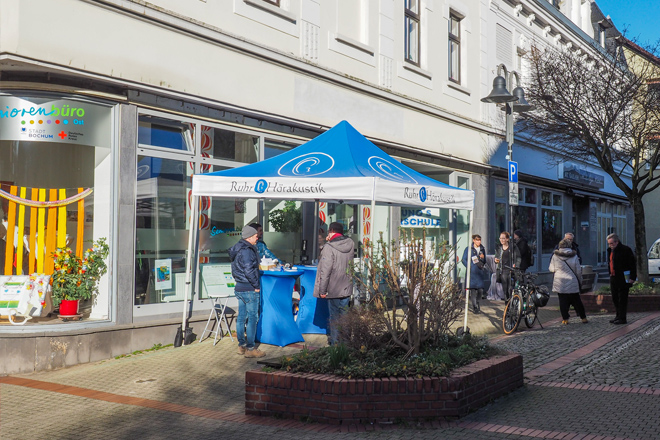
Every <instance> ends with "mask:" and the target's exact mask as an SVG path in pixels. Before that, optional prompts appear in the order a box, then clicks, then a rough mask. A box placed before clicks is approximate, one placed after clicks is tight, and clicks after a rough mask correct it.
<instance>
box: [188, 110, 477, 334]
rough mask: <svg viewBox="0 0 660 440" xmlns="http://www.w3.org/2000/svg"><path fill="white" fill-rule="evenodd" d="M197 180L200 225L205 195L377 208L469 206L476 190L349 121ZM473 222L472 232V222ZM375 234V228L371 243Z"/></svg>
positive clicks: (198, 176) (194, 192) (194, 194)
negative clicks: (427, 170) (442, 176)
mask: <svg viewBox="0 0 660 440" xmlns="http://www.w3.org/2000/svg"><path fill="white" fill-rule="evenodd" d="M192 181H193V185H192V207H191V219H190V224H191V225H196V224H198V222H196V221H195V219H196V218H198V212H197V207H198V199H199V197H200V196H209V197H227V198H232V199H236V198H245V199H280V200H302V201H326V202H340V203H341V202H349V201H350V202H352V203H355V204H363V205H366V204H371V206H372V212H373V208H374V207H375V205H376V204H381V205H383V204H384V205H396V206H416V207H424V208H449V209H465V210H468V211H472V209H473V206H474V192H473V191H471V190H464V189H460V188H455V187H452V186H449V185H446V184H444V183H441V182H438V181H436V180H433V179H431V178H429V177H426V176H424V175H423V174H421V173H419V172H417V171H415V170H413V169H412V168H410V167H407V166H406V165H403V164H402V163H400V162H399V161H397V160H396V159H394V158H392V157H391V156H389V155H388V154H386V153H385V152H384V151H383V150H381V149H380V148H378V147H377V146H376V145H374V144H373V143H372V142H371V141H369V140H368V139H367V138H365V137H364V136H363V135H362V134H360V133H359V132H358V131H357V130H356V129H355V128H353V126H351V124H349V123H348V122H346V121H342V122H340V123H339V124H337V125H335V126H334V127H333V128H331V129H330V130H328V131H326V132H325V133H323V134H321V135H319V136H317V137H316V138H314V139H312V140H310V141H308V142H306V143H304V144H303V145H300V146H298V147H296V148H294V149H292V150H289V151H287V152H285V153H282V154H280V155H278V156H276V157H273V158H271V159H267V160H264V161H262V162H257V163H253V164H250V165H245V166H243V167H240V168H233V169H229V170H223V171H218V172H215V173H208V174H195V175H194V176H193V179H192ZM469 224H470V226H469V227H470V232H469V234H470V235H471V234H472V223H471V222H469ZM196 233H197V228H194V227H191V228H190V235H189V242H188V257H187V263H186V293H185V295H184V318H183V329H185V327H186V316H187V313H186V310H187V308H186V307H187V302H188V301H187V299H188V298H189V296H188V293H189V290H190V289H191V287H192V286H191V284H190V277H191V269H192V267H191V263H192V258H191V256H192V254H193V249H194V243H195V239H196ZM373 234H374V231H373V229H372V231H371V240H372V242H373ZM468 276H469V271H468ZM468 282H469V280H468ZM468 285H469V284H468ZM190 293H192V292H190ZM466 317H467V305H466ZM466 319H467V318H466Z"/></svg>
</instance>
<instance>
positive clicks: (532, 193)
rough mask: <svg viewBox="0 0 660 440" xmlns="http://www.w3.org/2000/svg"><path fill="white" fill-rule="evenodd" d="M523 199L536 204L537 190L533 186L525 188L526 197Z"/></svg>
mask: <svg viewBox="0 0 660 440" xmlns="http://www.w3.org/2000/svg"><path fill="white" fill-rule="evenodd" d="M523 200H524V201H525V203H529V204H531V205H536V190H535V189H531V188H525V198H524V199H523Z"/></svg>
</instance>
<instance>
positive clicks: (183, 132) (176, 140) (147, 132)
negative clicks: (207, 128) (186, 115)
mask: <svg viewBox="0 0 660 440" xmlns="http://www.w3.org/2000/svg"><path fill="white" fill-rule="evenodd" d="M193 139H194V125H193V124H190V123H188V122H179V121H174V120H171V119H164V118H159V117H157V116H151V115H140V116H139V118H138V143H139V144H141V145H148V146H153V147H160V148H168V149H171V150H179V151H188V152H191V153H193V152H194V151H195V149H194V147H193Z"/></svg>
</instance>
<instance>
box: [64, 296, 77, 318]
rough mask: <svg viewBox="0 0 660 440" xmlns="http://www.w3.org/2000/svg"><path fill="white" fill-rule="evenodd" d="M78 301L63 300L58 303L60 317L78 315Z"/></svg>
mask: <svg viewBox="0 0 660 440" xmlns="http://www.w3.org/2000/svg"><path fill="white" fill-rule="evenodd" d="M79 301H80V300H77V299H74V300H67V299H63V300H62V302H61V303H60V315H64V316H71V315H77V314H78V302H79Z"/></svg>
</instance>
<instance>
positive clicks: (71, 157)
mask: <svg viewBox="0 0 660 440" xmlns="http://www.w3.org/2000/svg"><path fill="white" fill-rule="evenodd" d="M90 113H91V111H90ZM49 122H50V121H49ZM85 134H86V135H90V134H91V133H89V132H87V133H85ZM110 151H111V150H110V148H102V147H94V146H88V145H77V144H71V143H58V142H47V141H46V142H28V141H12V140H2V141H0V189H1V190H2V197H0V218H1V219H2V224H1V225H0V275H3V276H10V275H29V274H34V273H39V274H45V275H52V273H53V271H54V263H53V258H52V253H53V252H54V251H55V250H56V249H57V248H58V247H69V248H70V249H71V251H72V252H73V253H74V254H76V255H78V256H81V257H82V256H83V254H84V251H85V250H86V249H87V248H88V247H89V246H90V242H91V241H92V240H95V239H99V238H106V239H107V241H108V242H109V243H112V237H110V223H111V222H110V218H111V211H112V209H111V200H112V196H111V188H112V179H111V176H112V156H111V154H110ZM89 189H93V192H91V193H89V195H87V196H85V197H84V198H82V199H81V200H80V201H73V202H71V203H67V202H66V199H69V198H71V197H74V196H77V195H78V194H79V193H83V192H85V193H87V192H86V190H89ZM10 198H12V200H11V201H10V200H9V199H10ZM33 200H41V201H45V202H56V201H62V203H61V204H58V205H57V206H56V207H53V208H39V207H31V206H30V202H31V201H33ZM107 263H108V266H109V267H110V265H111V261H110V260H108V261H107ZM14 281H15V282H20V281H21V279H19V278H15V279H14ZM109 296H110V290H109V283H108V278H107V275H106V276H104V277H103V279H102V280H101V282H100V283H99V295H98V296H97V298H96V303H93V301H87V302H82V303H81V305H80V311H81V313H82V314H83V315H84V317H85V319H88V318H91V319H107V317H108V316H109V308H108V304H109V302H110V301H109ZM44 300H45V299H44ZM44 316H45V315H44ZM17 320H18V321H22V318H17ZM49 321H52V322H53V323H57V322H60V321H59V320H57V319H56V317H55V315H53V317H52V318H48V317H44V318H40V317H39V316H38V315H37V316H36V317H35V318H34V319H33V320H32V321H30V322H31V323H43V322H49ZM2 323H8V322H7V321H3V322H2Z"/></svg>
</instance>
